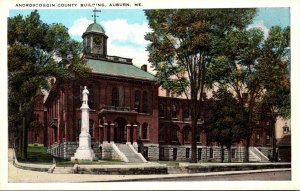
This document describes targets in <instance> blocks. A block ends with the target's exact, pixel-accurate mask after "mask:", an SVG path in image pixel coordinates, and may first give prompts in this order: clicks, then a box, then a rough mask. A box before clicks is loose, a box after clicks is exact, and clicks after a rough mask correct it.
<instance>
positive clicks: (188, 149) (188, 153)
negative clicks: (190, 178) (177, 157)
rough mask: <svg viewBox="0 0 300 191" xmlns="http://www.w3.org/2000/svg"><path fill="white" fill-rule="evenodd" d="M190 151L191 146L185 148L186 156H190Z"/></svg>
mask: <svg viewBox="0 0 300 191" xmlns="http://www.w3.org/2000/svg"><path fill="white" fill-rule="evenodd" d="M190 151H191V149H190V148H186V149H185V158H190Z"/></svg>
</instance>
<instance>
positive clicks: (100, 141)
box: [98, 125, 103, 144]
mask: <svg viewBox="0 0 300 191" xmlns="http://www.w3.org/2000/svg"><path fill="white" fill-rule="evenodd" d="M102 134H103V125H99V134H98V135H99V137H98V140H99V144H101V143H102V141H103V140H102V137H103V136H102Z"/></svg>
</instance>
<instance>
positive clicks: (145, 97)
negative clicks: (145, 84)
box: [143, 91, 149, 113]
mask: <svg viewBox="0 0 300 191" xmlns="http://www.w3.org/2000/svg"><path fill="white" fill-rule="evenodd" d="M148 112H149V111H148V93H147V92H146V91H144V92H143V113H148Z"/></svg>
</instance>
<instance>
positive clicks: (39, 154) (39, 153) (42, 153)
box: [18, 145, 53, 164]
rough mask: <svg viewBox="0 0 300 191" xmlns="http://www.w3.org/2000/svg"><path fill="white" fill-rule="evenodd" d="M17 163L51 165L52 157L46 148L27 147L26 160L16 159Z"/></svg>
mask: <svg viewBox="0 0 300 191" xmlns="http://www.w3.org/2000/svg"><path fill="white" fill-rule="evenodd" d="M18 161H20V162H25V163H42V164H52V163H53V156H52V155H50V154H48V153H47V148H46V147H43V146H35V145H28V147H27V160H22V159H20V158H19V157H18Z"/></svg>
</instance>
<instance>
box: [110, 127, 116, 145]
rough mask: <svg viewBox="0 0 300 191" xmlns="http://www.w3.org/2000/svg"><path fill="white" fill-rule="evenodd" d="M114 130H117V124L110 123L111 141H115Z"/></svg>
mask: <svg viewBox="0 0 300 191" xmlns="http://www.w3.org/2000/svg"><path fill="white" fill-rule="evenodd" d="M114 131H115V124H114V123H111V124H110V143H114Z"/></svg>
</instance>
